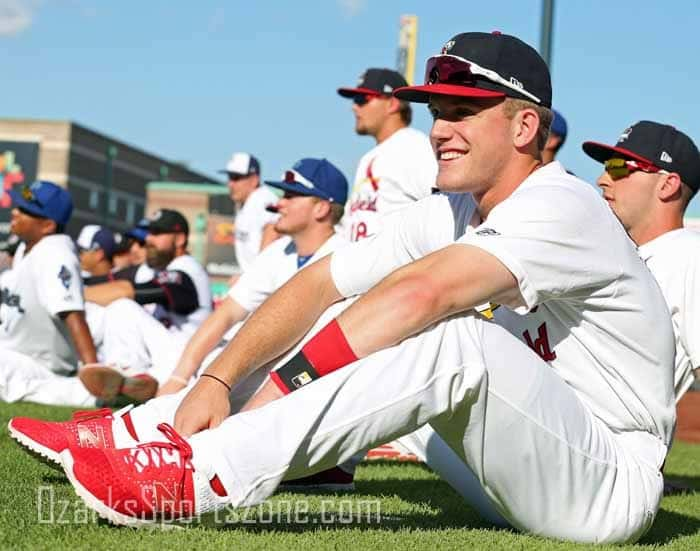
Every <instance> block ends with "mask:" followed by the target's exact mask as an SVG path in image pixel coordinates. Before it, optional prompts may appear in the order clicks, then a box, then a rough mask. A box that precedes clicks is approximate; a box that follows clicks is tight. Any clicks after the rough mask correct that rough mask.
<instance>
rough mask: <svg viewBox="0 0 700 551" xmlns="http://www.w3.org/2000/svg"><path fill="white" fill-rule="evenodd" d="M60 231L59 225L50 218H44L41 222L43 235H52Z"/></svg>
mask: <svg viewBox="0 0 700 551" xmlns="http://www.w3.org/2000/svg"><path fill="white" fill-rule="evenodd" d="M57 230H58V224H57V223H56V222H54V221H53V220H51V219H49V218H44V219H43V220H42V221H41V234H42V235H51V234H54V233H56V231H57Z"/></svg>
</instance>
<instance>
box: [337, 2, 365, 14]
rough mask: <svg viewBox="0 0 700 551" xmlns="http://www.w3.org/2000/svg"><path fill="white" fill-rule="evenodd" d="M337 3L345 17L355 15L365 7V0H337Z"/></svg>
mask: <svg viewBox="0 0 700 551" xmlns="http://www.w3.org/2000/svg"><path fill="white" fill-rule="evenodd" d="M338 4H340V9H341V10H342V11H343V14H345V16H346V17H355V16H356V15H358V14H359V13H360V12H361V11H362V10H363V9H365V5H366V4H367V0H338Z"/></svg>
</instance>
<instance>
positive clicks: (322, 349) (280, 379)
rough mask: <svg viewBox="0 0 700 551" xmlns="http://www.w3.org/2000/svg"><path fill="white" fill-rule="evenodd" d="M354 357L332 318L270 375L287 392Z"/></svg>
mask: <svg viewBox="0 0 700 551" xmlns="http://www.w3.org/2000/svg"><path fill="white" fill-rule="evenodd" d="M355 360H357V356H356V355H355V353H354V352H353V351H352V348H350V345H349V344H348V341H347V339H346V338H345V335H344V334H343V331H342V330H341V329H340V325H338V322H337V321H336V320H333V321H331V322H330V323H329V324H328V325H326V326H325V327H324V328H323V329H321V330H320V331H319V332H318V333H317V334H316V335H315V336H314V337H313V338H312V339H311V340H310V341H309V342H307V343H306V344H305V345H304V346H303V348H302V349H301V351H300V352H299V353H297V354H295V355H294V356H293V357H292V358H290V359H289V361H287V363H285V364H284V365H283V366H281V367H280V368H279V369H277V370H276V371H272V372H271V373H270V379H271V380H272V382H274V383H275V385H277V387H278V388H279V389H280V390H281V391H282V392H283V393H284V394H289V393H290V392H292V391H294V390H296V389H298V388H301V387H302V386H305V385H307V384H309V383H310V382H312V381H315V380H316V379H318V378H320V377H323V376H324V375H328V374H329V373H331V372H332V371H335V370H336V369H340V368H341V367H343V366H346V365H348V364H349V363H352V362H354V361H355Z"/></svg>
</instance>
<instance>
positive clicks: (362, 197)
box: [338, 68, 437, 241]
mask: <svg viewBox="0 0 700 551" xmlns="http://www.w3.org/2000/svg"><path fill="white" fill-rule="evenodd" d="M406 85H407V83H406V80H405V79H404V78H403V76H401V74H400V73H398V72H396V71H392V70H391V69H378V68H371V69H367V70H366V71H365V72H364V73H363V74H362V75H361V76H360V78H359V81H358V84H357V86H356V87H354V88H339V89H338V94H340V95H341V96H342V97H344V98H349V99H351V100H352V102H353V105H352V111H353V113H354V115H355V132H357V134H359V135H360V136H371V137H373V138H374V140H375V141H376V146H375V147H374V148H372V149H371V150H370V151H369V152H368V153H366V154H365V155H364V156H363V157H362V159H360V163H359V165H358V167H357V172H356V175H355V183H354V185H353V188H352V192H351V194H350V200H349V202H348V205H347V207H346V209H345V217H344V219H343V228H345V231H346V233H347V237H348V239H349V240H351V241H359V240H360V239H363V238H365V237H369V236H370V235H373V234H375V233H377V232H378V231H379V229H380V228H381V220H382V218H383V217H384V216H386V215H387V214H389V213H391V212H394V211H396V210H398V209H400V208H402V207H404V206H406V205H407V204H409V203H411V202H413V201H416V200H418V199H422V198H423V197H427V196H428V195H430V193H431V190H432V187H433V186H434V185H435V176H436V174H437V162H436V160H435V153H433V149H432V147H431V146H430V142H429V140H428V137H427V136H426V135H425V134H423V133H422V132H419V131H418V130H415V129H413V128H409V125H410V124H411V118H412V111H411V105H410V104H409V103H408V102H406V101H402V100H399V99H397V98H395V97H393V96H392V93H393V91H394V90H395V89H396V88H400V87H401V86H406Z"/></svg>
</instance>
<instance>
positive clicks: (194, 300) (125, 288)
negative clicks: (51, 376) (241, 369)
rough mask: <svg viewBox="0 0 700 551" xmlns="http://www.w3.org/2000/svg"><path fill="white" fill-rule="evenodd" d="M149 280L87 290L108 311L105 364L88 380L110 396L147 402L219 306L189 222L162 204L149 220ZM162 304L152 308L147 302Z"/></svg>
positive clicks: (86, 374)
mask: <svg viewBox="0 0 700 551" xmlns="http://www.w3.org/2000/svg"><path fill="white" fill-rule="evenodd" d="M145 224H146V227H145V229H146V230H147V231H148V236H147V237H146V255H147V263H148V265H149V266H150V267H151V268H153V269H154V270H156V274H155V277H154V278H153V279H151V280H150V281H148V282H147V283H135V282H133V281H131V280H129V279H118V274H113V276H114V277H115V278H117V279H115V280H114V281H109V282H106V283H101V284H97V285H92V286H89V287H86V289H85V300H86V301H89V302H92V303H96V304H98V305H100V306H105V308H104V310H103V312H102V319H101V325H102V335H103V342H102V355H103V360H104V362H105V364H104V365H95V366H91V368H90V369H84V370H82V371H81V372H80V375H79V376H80V380H81V381H82V382H83V384H84V385H85V386H86V387H87V388H88V389H90V391H91V392H92V393H93V394H95V395H96V396H99V397H101V398H102V399H103V400H105V401H107V402H111V401H113V400H115V399H116V398H117V397H118V395H120V394H125V395H126V397H128V398H130V399H132V400H134V401H137V402H143V401H145V400H147V399H149V398H151V397H153V395H154V394H155V392H156V390H157V388H158V384H159V383H162V382H165V380H166V379H167V378H168V376H169V375H170V372H171V371H172V368H173V366H174V365H175V362H176V360H177V358H178V357H179V354H180V353H181V352H182V350H183V348H184V346H185V344H186V343H187V340H188V339H189V338H190V337H191V336H192V335H193V334H194V332H195V331H196V330H197V328H198V327H199V325H200V324H201V323H202V322H203V321H204V320H205V319H206V318H207V316H208V315H209V313H210V312H211V291H210V289H209V277H208V276H207V273H206V272H205V271H204V268H203V267H202V266H201V265H200V264H199V262H197V260H195V258H194V257H192V256H191V255H189V254H188V252H187V239H188V233H189V226H188V223H187V220H186V219H185V217H184V216H183V215H182V214H181V213H179V212H178V211H175V210H169V209H162V210H159V211H156V212H155V213H154V214H153V215H152V216H151V217H150V218H149V219H146V221H145ZM146 304H155V305H156V311H155V313H154V314H153V315H152V314H151V313H150V312H148V311H146V310H145V309H144V308H143V307H142V305H146Z"/></svg>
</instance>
